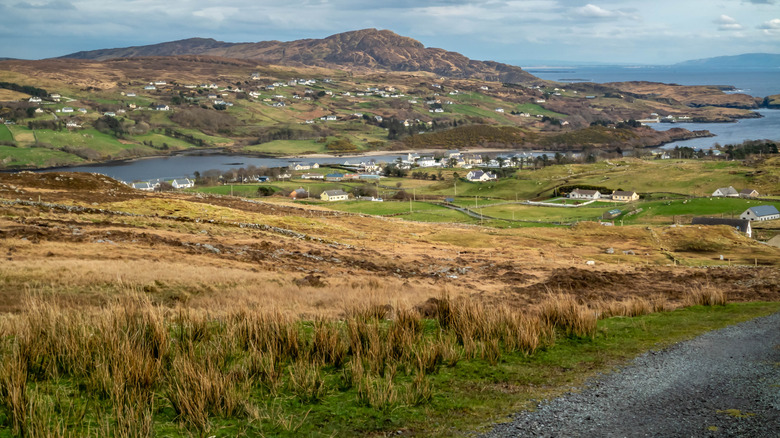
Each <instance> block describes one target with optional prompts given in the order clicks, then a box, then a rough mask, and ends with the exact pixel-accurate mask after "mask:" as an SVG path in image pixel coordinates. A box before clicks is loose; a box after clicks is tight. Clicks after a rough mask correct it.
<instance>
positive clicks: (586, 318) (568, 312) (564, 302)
mask: <svg viewBox="0 0 780 438" xmlns="http://www.w3.org/2000/svg"><path fill="white" fill-rule="evenodd" d="M538 312H539V318H540V320H541V321H542V323H543V324H547V325H550V326H552V327H555V328H557V329H560V330H562V331H563V332H564V333H565V334H566V335H567V336H575V337H580V338H584V337H593V336H594V335H595V334H596V323H597V319H598V318H597V315H596V312H594V311H592V310H590V309H588V307H587V306H583V305H580V304H578V303H577V300H576V299H575V298H574V297H573V296H572V295H567V294H562V293H558V294H550V295H548V296H547V298H546V299H545V300H544V301H542V303H541V304H540V305H539V308H538Z"/></svg>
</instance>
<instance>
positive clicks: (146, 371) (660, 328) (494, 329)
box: [0, 291, 780, 437]
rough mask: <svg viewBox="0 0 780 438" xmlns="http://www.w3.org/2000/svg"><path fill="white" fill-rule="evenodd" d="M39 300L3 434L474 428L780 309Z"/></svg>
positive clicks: (2, 370)
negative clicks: (73, 305) (254, 306)
mask: <svg viewBox="0 0 780 438" xmlns="http://www.w3.org/2000/svg"><path fill="white" fill-rule="evenodd" d="M699 292H701V293H702V294H704V293H706V292H707V291H699ZM709 302H710V303H712V302H713V301H712V300H710V301H709ZM28 304H29V306H27V310H26V311H25V312H24V313H22V314H19V315H13V316H4V317H3V318H1V319H0V358H2V360H0V363H2V364H3V365H2V366H1V367H0V426H2V428H0V437H5V436H16V435H23V436H27V435H30V436H33V435H41V434H42V435H46V436H50V435H51V434H52V433H53V434H55V435H62V436H68V435H73V436H106V435H122V436H154V435H182V434H191V435H198V436H211V435H220V436H221V435H224V436H240V435H245V436H260V435H265V436H269V435H272V436H366V435H369V436H376V435H382V434H386V433H388V432H391V431H392V432H394V431H398V430H400V431H402V433H403V434H405V435H413V436H457V435H466V434H469V433H471V432H473V431H474V430H478V429H480V428H486V427H489V425H490V424H491V423H493V422H495V421H498V420H500V419H501V418H503V417H504V416H505V415H507V414H509V413H511V412H513V411H516V410H518V409H522V408H532V407H533V406H534V401H535V400H539V399H540V398H545V397H552V396H555V395H558V394H560V393H562V392H564V391H566V390H568V389H569V388H571V387H572V386H575V385H579V384H581V383H582V382H583V381H584V380H585V379H586V378H588V377H590V376H592V375H593V374H594V373H596V372H603V371H609V370H610V369H613V368H614V367H615V366H616V365H619V364H621V363H623V362H624V361H625V360H626V359H630V358H632V357H634V356H635V355H637V354H639V353H641V352H643V351H646V350H648V349H653V348H662V347H664V346H666V345H669V344H671V343H674V342H678V341H680V340H683V339H687V338H690V337H693V336H695V335H698V334H701V333H703V332H705V331H708V330H712V329H715V328H720V327H723V326H726V325H729V324H734V323H737V322H741V321H744V320H747V319H750V318H754V317H757V316H762V315H766V314H769V313H772V312H776V311H780V303H741V304H727V305H710V306H694V307H689V308H684V309H678V310H675V311H672V312H661V313H652V314H646V315H642V316H637V317H612V318H607V319H602V320H600V321H599V320H597V315H598V314H602V315H603V312H602V311H601V309H602V307H603V306H604V303H597V304H594V305H590V306H588V305H584V304H579V303H578V302H577V301H576V299H575V298H574V297H572V296H568V295H560V294H559V295H557V296H554V295H551V296H550V297H549V299H548V300H547V301H546V302H545V303H543V304H542V305H541V306H539V308H538V309H530V310H529V311H525V312H523V311H518V309H510V308H508V307H506V306H498V307H496V308H488V307H486V305H484V304H482V303H480V302H478V301H474V300H469V299H457V300H451V299H449V298H446V297H443V298H442V299H439V300H437V301H436V302H435V303H434V304H435V306H434V307H435V312H433V313H430V312H427V313H426V312H422V313H424V314H426V315H428V316H432V315H433V314H435V317H433V318H431V319H425V318H423V317H422V315H421V312H417V311H415V310H412V309H405V308H400V307H399V308H393V307H391V306H389V305H385V304H382V303H364V304H361V305H356V306H353V307H350V308H347V309H345V313H344V315H343V317H342V318H341V319H338V320H315V321H313V322H312V321H301V320H296V319H294V318H291V317H289V316H286V315H284V314H282V313H280V312H278V311H256V310H255V311H252V310H247V309H245V308H243V307H236V308H232V309H224V310H214V311H210V312H198V311H192V310H187V309H183V308H181V309H172V308H162V307H157V306H153V305H151V304H150V303H149V302H148V300H146V299H145V298H143V297H141V296H138V295H134V296H129V297H128V298H126V299H123V300H119V301H118V302H116V303H115V304H112V305H109V306H107V307H105V308H103V309H101V310H99V311H95V312H92V313H89V312H83V311H81V310H74V309H61V308H58V307H56V306H52V305H50V304H46V303H44V302H43V301H40V300H32V301H30V302H29V303H28ZM429 310H431V309H429ZM611 312H612V314H614V313H615V312H614V310H611ZM453 413H457V415H453Z"/></svg>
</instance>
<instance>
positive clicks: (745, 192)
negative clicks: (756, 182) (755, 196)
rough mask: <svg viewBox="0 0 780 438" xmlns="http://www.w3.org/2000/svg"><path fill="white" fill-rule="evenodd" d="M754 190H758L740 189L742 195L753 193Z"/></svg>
mask: <svg viewBox="0 0 780 438" xmlns="http://www.w3.org/2000/svg"><path fill="white" fill-rule="evenodd" d="M753 192H756V191H755V190H753V189H742V190H740V191H739V194H740V195H749V194H751V193H753ZM756 193H758V192H756Z"/></svg>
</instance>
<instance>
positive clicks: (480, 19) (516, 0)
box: [0, 0, 780, 67]
mask: <svg viewBox="0 0 780 438" xmlns="http://www.w3.org/2000/svg"><path fill="white" fill-rule="evenodd" d="M366 28H376V29H387V30H391V31H393V32H395V33H397V34H400V35H403V36H408V37H411V38H414V39H416V40H418V41H420V42H422V43H423V44H424V45H425V46H426V47H438V48H442V49H446V50H450V51H455V52H459V53H462V54H463V55H465V56H467V57H469V58H472V59H477V60H493V61H499V62H505V63H510V64H513V65H518V66H524V67H528V66H539V65H566V64H588V63H602V64H637V65H650V64H662V65H663V64H673V63H676V62H681V61H686V60H690V59H700V58H708V57H714V56H725V55H738V54H742V53H756V52H765V53H780V0H584V1H579V0H431V1H425V0H390V1H387V0H385V1H374V0H274V1H267V0H167V1H163V0H0V57H12V58H22V59H42V58H49V57H57V56H62V55H66V54H69V53H73V52H77V51H81V50H95V49H105V48H116V47H128V46H139V45H147V44H156V43H161V42H167V41H174V40H180V39H186V38H192V37H201V38H214V39H216V40H219V41H226V42H258V41H268V40H279V41H291V40H296V39H302V38H324V37H327V36H329V35H333V34H336V33H341V32H347V31H351V30H358V29H366Z"/></svg>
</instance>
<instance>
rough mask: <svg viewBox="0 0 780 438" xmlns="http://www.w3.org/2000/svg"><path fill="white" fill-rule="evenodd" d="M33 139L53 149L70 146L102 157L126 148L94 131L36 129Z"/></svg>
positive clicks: (115, 140)
mask: <svg viewBox="0 0 780 438" xmlns="http://www.w3.org/2000/svg"><path fill="white" fill-rule="evenodd" d="M34 132H35V139H36V140H37V141H38V142H39V143H48V144H50V145H52V146H54V147H55V148H61V147H64V146H72V147H76V148H89V149H93V150H95V151H97V152H100V153H101V154H103V155H106V154H111V153H116V152H118V151H120V150H124V149H127V148H128V145H124V144H122V143H120V142H119V140H117V139H116V137H114V136H112V135H109V134H104V133H102V132H100V131H98V130H96V129H80V130H76V131H52V130H49V129H36V130H35V131H34Z"/></svg>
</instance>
